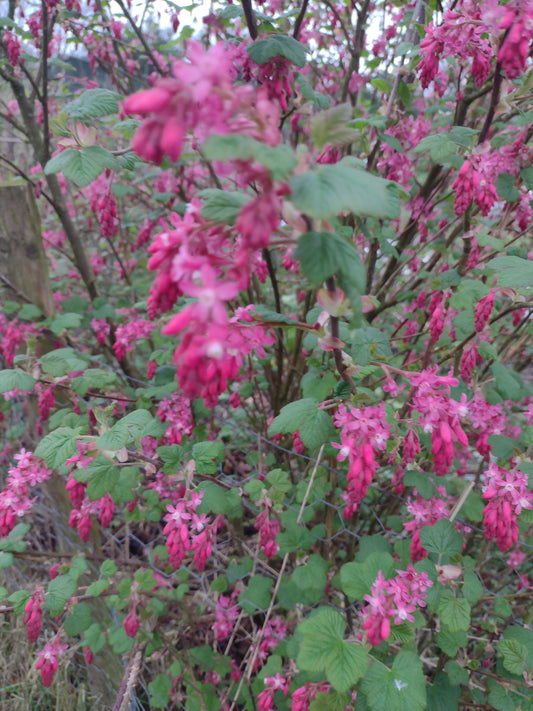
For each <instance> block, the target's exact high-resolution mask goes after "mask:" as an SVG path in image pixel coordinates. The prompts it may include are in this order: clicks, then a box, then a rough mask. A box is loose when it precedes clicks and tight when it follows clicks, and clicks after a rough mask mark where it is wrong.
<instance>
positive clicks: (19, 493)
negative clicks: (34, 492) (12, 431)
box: [0, 449, 52, 538]
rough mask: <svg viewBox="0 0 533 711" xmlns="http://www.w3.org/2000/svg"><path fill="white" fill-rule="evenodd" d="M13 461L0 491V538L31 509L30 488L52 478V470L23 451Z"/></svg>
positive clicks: (7, 533)
mask: <svg viewBox="0 0 533 711" xmlns="http://www.w3.org/2000/svg"><path fill="white" fill-rule="evenodd" d="M14 459H15V461H16V462H17V463H16V465H14V466H11V467H9V470H8V476H7V479H6V487H5V488H4V489H3V490H2V491H0V538H4V536H7V535H9V533H10V532H11V531H12V530H13V528H14V527H15V524H16V523H17V519H18V518H20V517H21V516H24V515H25V514H27V513H28V511H29V510H30V509H31V507H32V504H33V502H34V501H35V499H31V498H30V488H31V487H32V486H37V485H38V484H41V483H42V482H43V481H47V480H48V479H50V477H51V476H52V470H51V469H47V468H46V467H45V466H44V464H43V462H42V461H41V460H40V459H38V458H37V457H34V456H33V454H32V453H31V452H26V450H25V449H21V450H20V452H19V454H15V456H14Z"/></svg>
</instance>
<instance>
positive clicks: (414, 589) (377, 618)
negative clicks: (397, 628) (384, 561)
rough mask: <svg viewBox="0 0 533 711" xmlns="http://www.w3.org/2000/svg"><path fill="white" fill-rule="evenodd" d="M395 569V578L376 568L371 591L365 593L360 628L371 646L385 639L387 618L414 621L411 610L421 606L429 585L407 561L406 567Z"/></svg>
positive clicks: (388, 631) (394, 620)
mask: <svg viewBox="0 0 533 711" xmlns="http://www.w3.org/2000/svg"><path fill="white" fill-rule="evenodd" d="M396 572H397V573H398V575H397V576H396V577H395V578H391V579H390V580H385V579H384V577H383V573H382V572H381V570H380V571H379V573H378V576H377V578H376V580H375V582H374V584H373V585H372V591H371V594H370V595H365V600H366V601H367V603H368V605H367V606H366V607H365V608H364V609H363V610H362V612H361V613H360V614H361V615H362V616H363V617H364V621H363V630H365V632H366V635H367V640H368V642H369V643H370V644H372V645H374V646H375V647H377V646H379V645H380V644H381V643H382V642H384V641H385V640H386V639H388V637H389V635H390V626H391V620H392V621H393V622H394V624H396V625H400V624H401V623H402V622H405V621H406V620H407V621H409V622H413V621H414V617H413V614H412V613H413V612H414V611H415V610H416V608H417V606H418V607H425V605H426V603H425V597H426V590H427V588H430V587H431V586H432V585H433V583H432V582H431V580H429V578H428V574H427V573H426V572H424V573H417V571H416V570H415V569H414V568H413V566H412V565H411V564H409V565H408V566H407V570H397V571H396Z"/></svg>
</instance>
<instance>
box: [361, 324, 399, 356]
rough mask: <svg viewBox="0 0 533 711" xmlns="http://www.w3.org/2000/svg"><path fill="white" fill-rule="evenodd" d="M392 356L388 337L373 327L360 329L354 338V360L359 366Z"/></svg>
mask: <svg viewBox="0 0 533 711" xmlns="http://www.w3.org/2000/svg"><path fill="white" fill-rule="evenodd" d="M391 355H392V351H391V347H390V342H389V339H388V337H387V336H386V335H385V334H384V333H382V332H381V331H380V330H379V329H377V328H374V327H373V326H366V327H365V328H358V329H357V330H356V331H354V333H353V337H352V358H353V359H354V362H355V363H357V365H368V363H369V362H370V361H371V360H372V358H377V359H378V360H379V359H381V358H389V357H390V356H391Z"/></svg>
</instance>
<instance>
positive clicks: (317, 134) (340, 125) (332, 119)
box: [310, 103, 359, 151]
mask: <svg viewBox="0 0 533 711" xmlns="http://www.w3.org/2000/svg"><path fill="white" fill-rule="evenodd" d="M352 115H353V108H352V106H351V105H350V104H348V103H346V104H338V105H337V106H332V107H331V108H330V109H327V110H326V111H320V112H319V113H317V114H315V115H314V116H313V117H312V118H311V122H310V128H311V139H312V141H313V145H314V146H315V147H316V148H317V150H319V151H321V150H322V149H323V148H324V146H326V145H330V146H344V145H346V144H348V143H353V142H354V141H355V139H356V138H357V137H358V135H359V131H357V130H355V129H354V128H349V127H348V126H347V124H348V122H349V121H351V120H352Z"/></svg>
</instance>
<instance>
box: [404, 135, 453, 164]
mask: <svg viewBox="0 0 533 711" xmlns="http://www.w3.org/2000/svg"><path fill="white" fill-rule="evenodd" d="M414 152H415V153H428V152H429V154H430V156H431V160H433V161H434V162H435V163H440V162H444V161H448V160H449V159H450V157H451V156H453V155H455V154H456V153H457V145H456V143H455V142H454V141H453V140H452V139H451V137H450V136H449V134H447V133H437V134H434V135H431V136H426V137H425V138H423V139H422V140H421V141H420V142H419V143H418V144H417V145H416V147H415V148H414Z"/></svg>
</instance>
